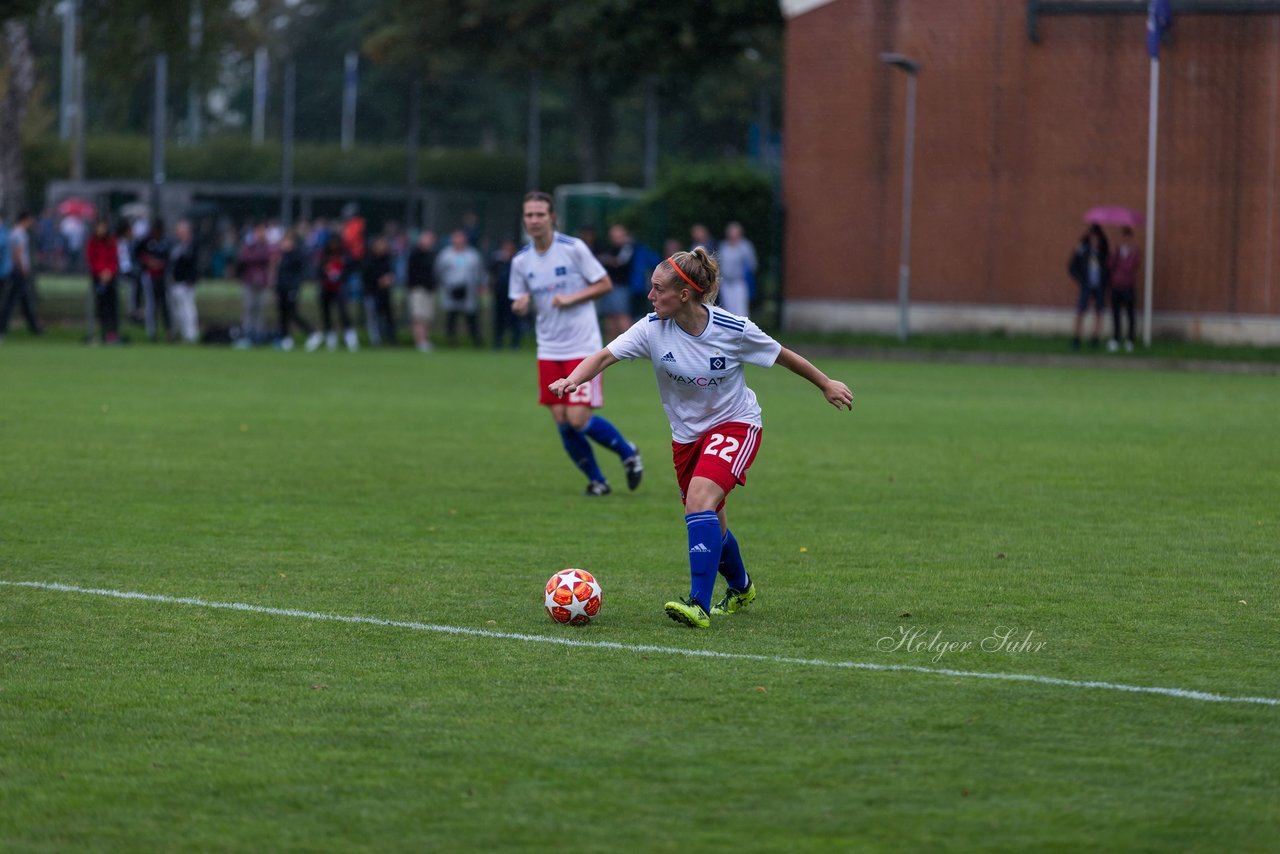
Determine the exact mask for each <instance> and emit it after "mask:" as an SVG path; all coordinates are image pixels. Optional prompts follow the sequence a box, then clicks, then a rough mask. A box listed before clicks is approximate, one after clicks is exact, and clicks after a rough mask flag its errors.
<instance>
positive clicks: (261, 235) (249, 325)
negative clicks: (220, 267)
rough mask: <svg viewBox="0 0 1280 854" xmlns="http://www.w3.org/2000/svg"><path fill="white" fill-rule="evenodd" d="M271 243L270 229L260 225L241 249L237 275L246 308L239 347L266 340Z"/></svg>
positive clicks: (241, 316) (241, 318) (242, 316)
mask: <svg viewBox="0 0 1280 854" xmlns="http://www.w3.org/2000/svg"><path fill="white" fill-rule="evenodd" d="M270 268H271V244H269V243H268V242H267V228H266V226H264V225H262V224H261V223H259V224H258V225H255V226H254V227H253V232H252V234H250V235H249V239H248V240H247V241H245V243H244V245H243V246H241V247H240V257H239V258H238V260H237V261H236V275H237V276H238V277H239V279H240V284H241V286H242V287H243V291H244V307H243V311H242V312H241V314H240V340H239V341H237V342H236V346H237V347H240V348H244V347H252V346H253V345H254V344H258V343H260V342H261V341H263V340H264V339H265V338H266V334H267V324H266V317H265V313H266V312H265V309H266V303H267V286H268V284H269V283H270V280H271V277H270Z"/></svg>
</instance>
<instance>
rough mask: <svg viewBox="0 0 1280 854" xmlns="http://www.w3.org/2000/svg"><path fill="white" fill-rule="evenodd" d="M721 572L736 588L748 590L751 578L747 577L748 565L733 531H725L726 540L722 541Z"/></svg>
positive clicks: (730, 584) (732, 586) (731, 585)
mask: <svg viewBox="0 0 1280 854" xmlns="http://www.w3.org/2000/svg"><path fill="white" fill-rule="evenodd" d="M720 574H721V575H723V576H724V580H725V581H726V582H728V584H729V586H730V587H731V588H733V589H734V590H746V589H747V585H748V584H750V583H751V579H750V578H748V577H747V567H746V566H745V565H744V564H743V563H742V552H741V551H739V550H738V541H737V539H736V538H734V536H733V531H728V530H726V531H725V532H724V540H723V541H721V543H720Z"/></svg>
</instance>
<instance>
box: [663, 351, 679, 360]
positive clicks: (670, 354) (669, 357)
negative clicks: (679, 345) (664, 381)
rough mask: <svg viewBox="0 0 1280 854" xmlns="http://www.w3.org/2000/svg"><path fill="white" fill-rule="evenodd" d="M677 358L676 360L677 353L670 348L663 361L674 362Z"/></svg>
mask: <svg viewBox="0 0 1280 854" xmlns="http://www.w3.org/2000/svg"><path fill="white" fill-rule="evenodd" d="M675 360H676V357H675V354H674V353H672V352H671V351H670V350H668V351H667V355H665V356H663V357H662V361H664V362H674V361H675Z"/></svg>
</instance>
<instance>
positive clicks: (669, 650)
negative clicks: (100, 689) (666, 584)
mask: <svg viewBox="0 0 1280 854" xmlns="http://www.w3.org/2000/svg"><path fill="white" fill-rule="evenodd" d="M0 585H3V586H6V587H32V588H36V589H39V590H55V591H58V592H61V593H84V594H87V595H91V596H108V597H110V598H113V599H136V600H141V601H144V602H163V603H165V604H167V605H191V606H193V607H196V608H217V609H221V610H225V611H248V612H250V613H253V614H270V615H272V616H276V617H299V618H301V619H304V620H323V621H328V622H333V623H358V624H361V625H369V626H390V627H393V628H398V629H414V630H416V631H422V632H438V633H440V634H446V635H465V636H468V637H482V638H496V639H498V640H516V641H528V642H530V643H550V644H558V645H559V646H573V647H585V648H589V649H613V650H621V651H623V652H654V653H662V654H665V655H685V656H690V657H693V658H723V659H730V660H733V661H760V662H765V663H769V664H798V665H802V666H805V667H837V668H843V669H846V670H880V671H895V672H904V673H928V674H930V675H933V676H954V677H958V678H964V679H1000V680H1004V681H1008V682H1035V683H1037V684H1040V685H1061V686H1064V687H1067V688H1097V689H1101V690H1106V691H1125V692H1128V693H1131V694H1160V695H1162V696H1165V697H1178V698H1180V699H1183V700H1199V701H1201V702H1206V703H1252V704H1255V705H1260V706H1280V699H1277V698H1274V697H1232V696H1229V695H1226V694H1211V693H1209V692H1207V691H1189V690H1187V689H1185V688H1157V687H1151V686H1145V685H1123V684H1120V683H1116V682H1098V681H1092V680H1090V681H1082V680H1076V679H1057V678H1055V677H1052V676H1034V675H1032V674H1029V673H982V672H980V671H974V670H951V669H949V668H945V667H920V666H917V665H911V664H874V663H871V662H864V661H827V660H824V659H820V658H790V657H787V656H783V655H757V654H753V653H746V652H716V651H714V650H709V649H681V648H680V647H674V646H652V645H649V644H630V643H617V642H615V641H589V640H575V639H574V638H565V637H551V636H548V635H526V634H520V633H518V632H495V631H490V630H488V629H468V628H463V627H461V626H440V625H434V624H432V623H414V622H410V621H407V620H383V619H380V618H378V617H361V616H358V615H347V614H324V613H320V612H318V611H299V610H295V609H293V608H269V607H267V606H265V605H248V604H245V603H243V602H210V601H208V600H207V599H195V598H192V597H187V596H162V595H159V594H156V593H134V592H130V591H127V590H100V589H95V588H92V587H74V586H72V585H70V584H58V583H56V582H50V581H0Z"/></svg>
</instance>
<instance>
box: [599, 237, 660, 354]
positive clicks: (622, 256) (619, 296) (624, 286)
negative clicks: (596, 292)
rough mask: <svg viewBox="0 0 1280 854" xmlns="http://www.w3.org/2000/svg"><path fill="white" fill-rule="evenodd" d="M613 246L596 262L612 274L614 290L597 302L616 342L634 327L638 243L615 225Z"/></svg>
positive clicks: (609, 332)
mask: <svg viewBox="0 0 1280 854" xmlns="http://www.w3.org/2000/svg"><path fill="white" fill-rule="evenodd" d="M609 247H610V248H609V251H607V252H604V253H602V254H599V255H597V256H596V259H597V260H598V261H599V262H600V263H601V264H603V265H604V271H605V272H606V273H608V274H609V281H611V282H613V290H611V291H609V293H607V294H605V295H604V296H602V297H600V299H598V300H596V312H597V313H599V315H600V317H601V319H603V320H604V332H605V337H607V338H609V339H610V340H612V339H614V338H617V337H618V336H619V335H621V334H622V333H624V332H626V331H627V328H628V327H630V326H631V272H632V267H633V264H634V261H635V250H636V243H635V241H634V240H632V239H631V234H630V233H628V231H627V229H626V228H625V227H624V226H621V225H612V226H610V227H609ZM646 290H647V289H646Z"/></svg>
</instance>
